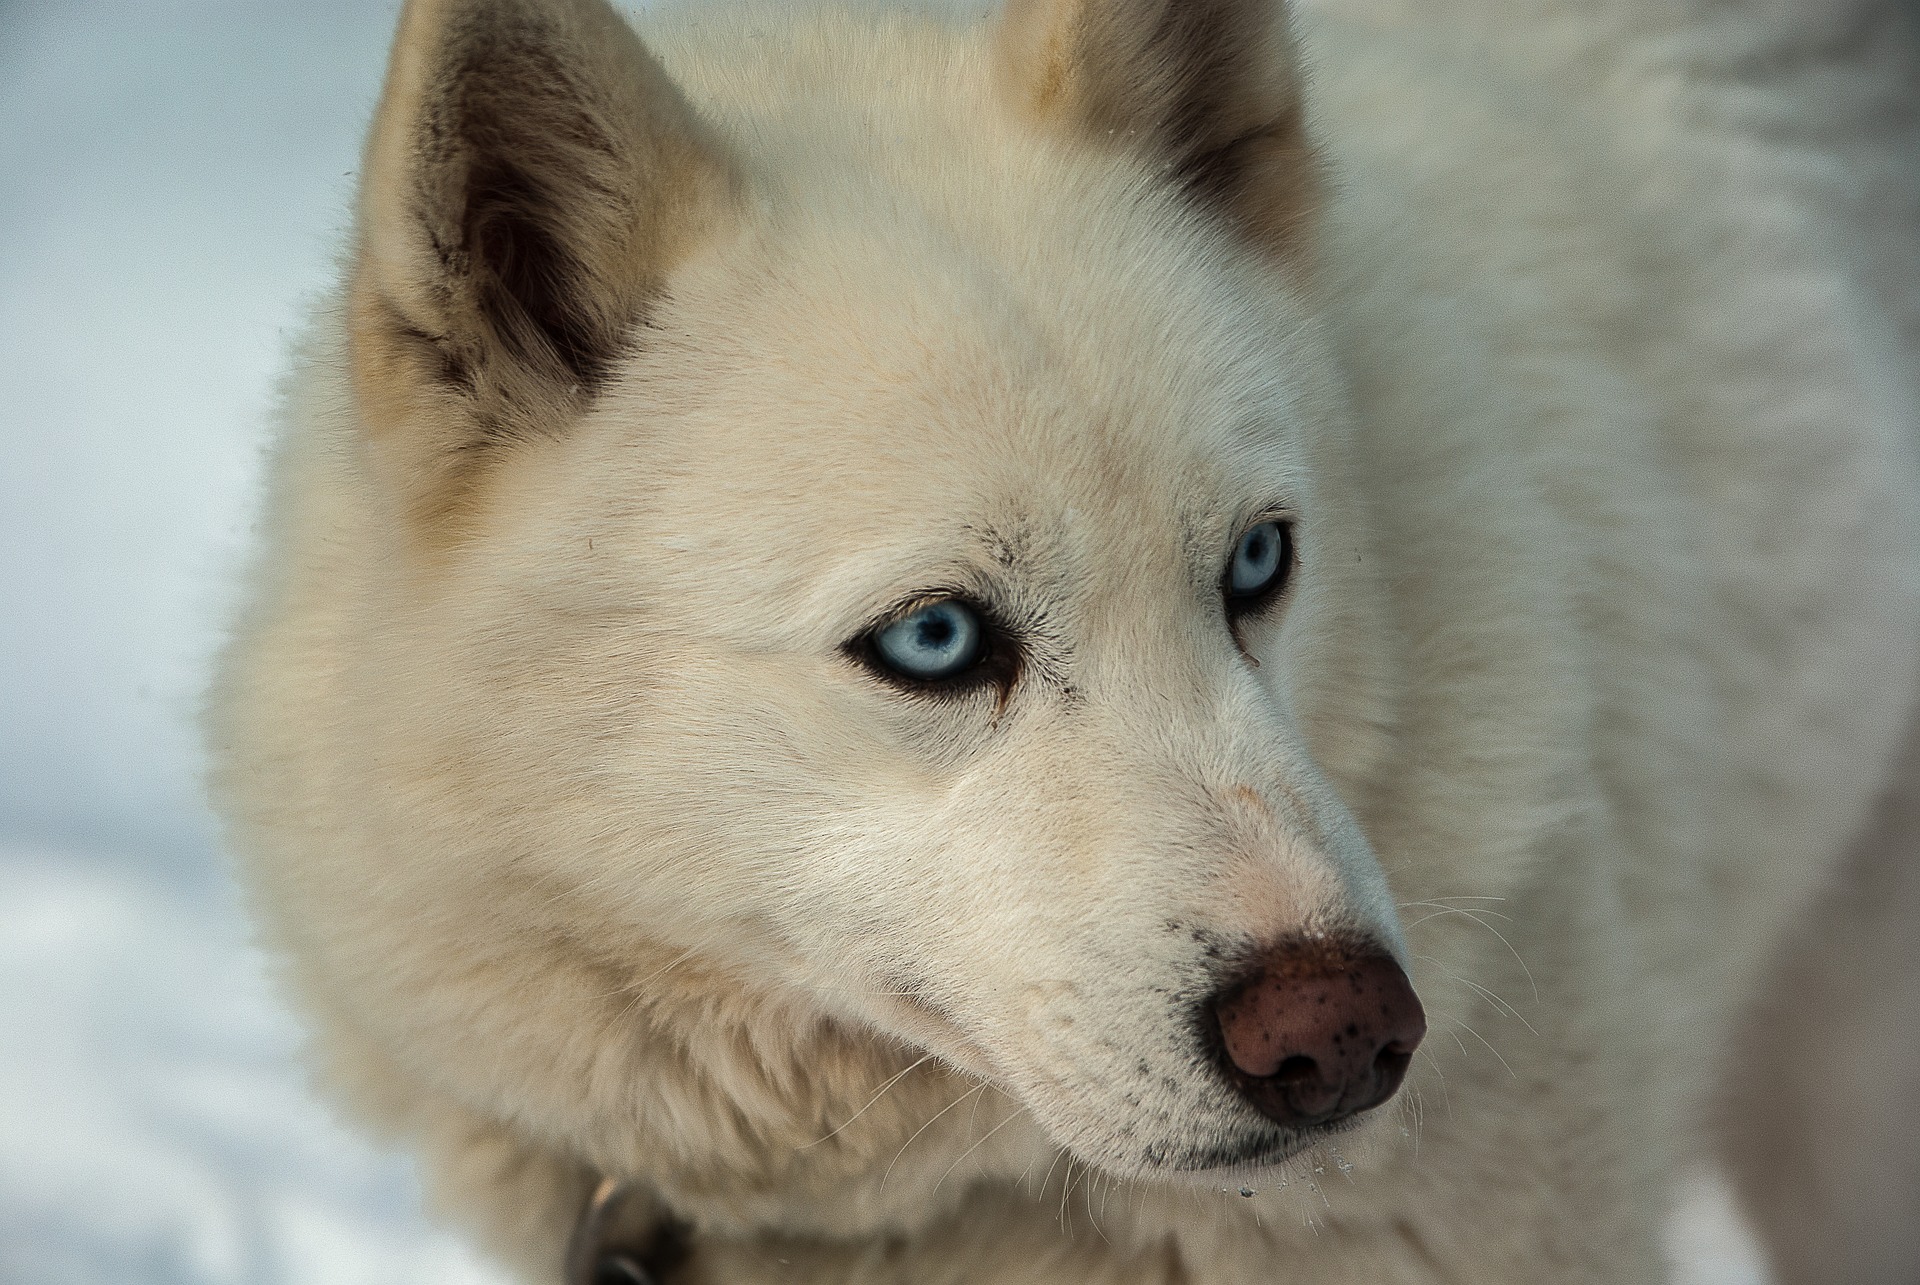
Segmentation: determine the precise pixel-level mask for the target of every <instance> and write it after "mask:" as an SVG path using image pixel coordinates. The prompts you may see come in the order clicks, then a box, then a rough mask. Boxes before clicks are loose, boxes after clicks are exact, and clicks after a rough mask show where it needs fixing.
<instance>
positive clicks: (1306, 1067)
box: [1273, 1054, 1320, 1084]
mask: <svg viewBox="0 0 1920 1285" xmlns="http://www.w3.org/2000/svg"><path fill="white" fill-rule="evenodd" d="M1319 1074H1320V1064H1319V1063H1318V1062H1316V1061H1314V1060H1313V1059H1312V1058H1310V1057H1302V1056H1300V1055H1299V1054H1295V1055H1294V1056H1292V1057H1290V1058H1287V1059H1286V1060H1285V1061H1283V1062H1281V1063H1280V1066H1279V1067H1278V1069H1276V1070H1275V1071H1274V1073H1273V1078H1274V1079H1276V1080H1278V1081H1280V1083H1282V1084H1298V1083H1300V1082H1301V1081H1303V1080H1311V1079H1313V1078H1314V1077H1315V1076H1317V1075H1319Z"/></svg>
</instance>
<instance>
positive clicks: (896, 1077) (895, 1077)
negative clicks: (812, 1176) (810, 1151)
mask: <svg viewBox="0 0 1920 1285" xmlns="http://www.w3.org/2000/svg"><path fill="white" fill-rule="evenodd" d="M932 1060H933V1054H931V1053H928V1054H925V1055H923V1056H922V1057H921V1058H920V1060H919V1061H918V1062H915V1063H913V1065H911V1066H906V1067H902V1068H901V1069H900V1070H898V1071H895V1072H894V1073H893V1074H892V1075H890V1076H888V1077H887V1080H886V1083H884V1084H882V1085H881V1086H880V1087H879V1088H878V1089H876V1090H874V1094H873V1096H872V1097H870V1098H868V1099H867V1105H866V1106H863V1107H861V1108H860V1109H859V1110H858V1111H855V1112H854V1113H853V1114H852V1115H850V1116H848V1117H847V1118H846V1119H844V1120H842V1121H841V1122H840V1123H839V1124H838V1125H836V1126H834V1129H833V1132H832V1133H829V1134H827V1135H826V1136H825V1137H820V1138H815V1139H814V1140H813V1141H812V1142H809V1143H807V1144H805V1145H804V1146H802V1147H801V1148H800V1150H802V1151H805V1150H806V1149H807V1147H817V1146H819V1145H820V1144H821V1143H823V1142H825V1141H826V1140H827V1139H828V1138H831V1137H833V1136H834V1134H837V1133H839V1132H840V1130H842V1129H844V1128H846V1127H847V1126H848V1125H850V1124H852V1123H853V1122H854V1121H855V1120H858V1119H859V1118H860V1117H861V1116H863V1115H865V1114H866V1113H867V1107H870V1106H872V1105H873V1104H874V1103H876V1102H878V1101H879V1100H880V1099H881V1098H882V1097H884V1096H885V1095H886V1092H887V1090H888V1089H891V1088H892V1087H893V1086H894V1085H896V1084H898V1083H899V1082H900V1080H901V1078H902V1077H903V1076H905V1075H906V1074H907V1073H908V1072H910V1071H914V1070H917V1069H918V1068H920V1067H922V1066H924V1065H926V1064H927V1063H928V1062H931V1061H932Z"/></svg>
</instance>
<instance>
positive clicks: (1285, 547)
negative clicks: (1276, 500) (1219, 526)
mask: <svg viewBox="0 0 1920 1285" xmlns="http://www.w3.org/2000/svg"><path fill="white" fill-rule="evenodd" d="M1292 568H1293V530H1292V527H1291V526H1290V525H1289V524H1288V523H1286V522H1282V521H1279V520H1277V519H1275V520H1271V521H1267V522H1256V523H1255V524H1254V525H1252V526H1250V527H1248V528H1247V530H1246V533H1245V534H1244V535H1242V536H1241V537H1240V543H1239V544H1237V545H1235V546H1234V549H1233V560H1232V561H1231V562H1229V563H1228V564H1227V575H1226V585H1225V589H1226V595H1227V605H1228V607H1229V608H1234V607H1246V606H1252V605H1253V604H1254V603H1255V602H1256V601H1257V600H1258V599H1261V598H1265V597H1268V596H1270V595H1271V594H1273V593H1274V592H1276V591H1277V590H1278V589H1279V588H1280V586H1281V585H1282V584H1284V583H1285V582H1286V579H1287V572H1288V571H1290V570H1291V569H1292Z"/></svg>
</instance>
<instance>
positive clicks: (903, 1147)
mask: <svg viewBox="0 0 1920 1285" xmlns="http://www.w3.org/2000/svg"><path fill="white" fill-rule="evenodd" d="M986 1090H987V1085H986V1082H985V1081H982V1082H981V1083H979V1084H976V1085H974V1086H973V1087H972V1088H971V1089H968V1090H967V1091H966V1092H965V1093H962V1094H961V1095H960V1096H959V1097H957V1098H955V1099H954V1100H953V1101H951V1102H949V1103H947V1105H945V1106H943V1107H941V1108H940V1109H939V1110H938V1111H935V1112H934V1113H933V1114H932V1115H930V1116H928V1117H927V1120H926V1123H924V1124H922V1125H921V1126H920V1127H919V1128H918V1129H915V1130H914V1131H913V1137H911V1138H908V1139H907V1140H906V1141H905V1142H903V1143H901V1144H900V1150H898V1151H896V1152H894V1153H893V1163H892V1164H889V1165H888V1166H887V1171H886V1172H885V1173H883V1174H881V1175H880V1192H881V1194H882V1195H884V1194H885V1193H886V1190H887V1179H889V1178H891V1177H893V1166H894V1165H897V1164H899V1163H900V1157H901V1156H904V1155H906V1154H907V1148H908V1147H911V1146H912V1145H913V1144H914V1141H915V1139H917V1138H919V1136H920V1135H921V1134H923V1133H925V1132H926V1131H927V1130H928V1129H930V1128H932V1127H933V1122H934V1121H935V1120H938V1119H939V1118H940V1117H941V1116H943V1115H945V1114H946V1113H947V1112H949V1111H951V1110H953V1109H954V1108H955V1107H957V1106H959V1105H960V1104H961V1103H962V1102H965V1101H966V1100H967V1099H968V1098H970V1097H972V1096H973V1095H974V1094H976V1093H984V1092H986Z"/></svg>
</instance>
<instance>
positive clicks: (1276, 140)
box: [1000, 0, 1320, 262]
mask: <svg viewBox="0 0 1920 1285" xmlns="http://www.w3.org/2000/svg"><path fill="white" fill-rule="evenodd" d="M1000 49H1001V61H1002V67H1003V70H1004V71H1005V73H1006V75H1007V76H1008V79H1009V83H1010V84H1011V86H1012V88H1013V92H1014V93H1015V94H1016V95H1017V96H1018V98H1019V100H1020V101H1021V102H1022V103H1023V104H1024V105H1025V106H1026V107H1027V108H1029V109H1030V110H1031V111H1032V112H1033V113H1034V114H1035V115H1036V116H1038V117H1040V118H1041V119H1043V120H1045V121H1047V122H1049V123H1051V124H1055V125H1058V126H1064V127H1066V128H1068V129H1071V130H1074V131H1077V132H1078V133H1079V134H1080V135H1081V136H1083V137H1085V138H1088V139H1090V140H1092V141H1095V142H1103V141H1111V142H1113V143H1116V144H1118V145H1120V146H1123V147H1131V148H1135V149H1137V150H1139V151H1140V152H1142V153H1144V154H1146V155H1147V156H1148V157H1149V158H1150V159H1151V160H1153V161H1154V162H1155V163H1156V164H1158V165H1161V166H1164V167H1165V168H1166V170H1167V171H1168V172H1169V174H1170V176H1171V177H1172V178H1173V179H1174V180H1175V181H1176V182H1178V183H1179V184H1180V185H1181V186H1182V187H1184V188H1185V189H1186V190H1187V191H1188V192H1190V193H1191V194H1192V195H1193V197H1194V198H1195V199H1196V200H1197V201H1198V202H1199V203H1200V204H1202V205H1203V206H1205V207H1207V208H1210V209H1213V210H1215V211H1217V212H1218V213H1220V214H1221V215H1223V216H1224V217H1225V218H1226V219H1227V220H1228V221H1229V222H1230V223H1231V224H1233V225H1234V226H1235V227H1236V228H1238V229H1239V230H1240V231H1241V232H1242V233H1243V234H1244V235H1245V236H1246V237H1248V238H1249V239H1250V240H1251V241H1253V242H1254V243H1255V244H1256V245H1258V246H1260V247H1261V248H1263V249H1265V250H1268V251H1270V252H1271V253H1273V254H1275V255H1276V256H1278V257H1280V258H1283V259H1287V260H1290V261H1295V262H1297V261H1298V260H1299V259H1300V258H1301V257H1302V251H1303V248H1304V244H1305V240H1306V237H1307V234H1308V231H1309V224H1310V223H1311V219H1312V215H1313V213H1314V211H1315V209H1316V208H1317V206H1318V204H1319V194H1320V182H1319V163H1318V159H1317V157H1316V155H1315V152H1314V148H1313V145H1312V143H1311V142H1310V141H1309V140H1308V138H1307V133H1306V121H1305V112H1304V109H1303V107H1302V104H1301V95H1300V77H1299V71H1298V67H1297V64H1296V62H1295V56H1294V46H1293V37H1292V34H1291V32H1290V31H1289V28H1288V24H1287V13H1286V6H1285V5H1284V4H1283V3H1281V0H1008V4H1007V9H1006V12H1005V15H1004V16H1003V18H1002V22H1001V29H1000Z"/></svg>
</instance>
